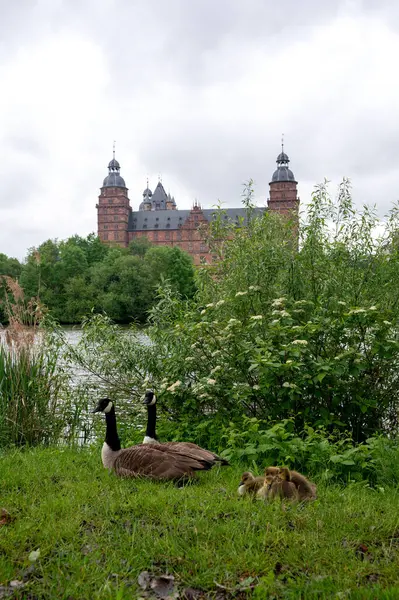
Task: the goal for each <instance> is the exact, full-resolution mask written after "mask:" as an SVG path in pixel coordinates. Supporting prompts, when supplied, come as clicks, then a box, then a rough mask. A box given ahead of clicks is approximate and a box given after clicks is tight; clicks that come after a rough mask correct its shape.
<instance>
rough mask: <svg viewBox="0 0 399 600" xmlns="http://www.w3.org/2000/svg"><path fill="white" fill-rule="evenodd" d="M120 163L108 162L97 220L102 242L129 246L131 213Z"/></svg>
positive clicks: (98, 205) (97, 206) (99, 199)
mask: <svg viewBox="0 0 399 600" xmlns="http://www.w3.org/2000/svg"><path fill="white" fill-rule="evenodd" d="M119 171H120V165H119V163H118V161H117V160H116V159H115V148H114V155H113V159H112V160H111V161H110V163H109V164H108V175H107V177H106V178H105V179H104V183H103V186H102V188H101V194H100V196H99V197H98V204H97V205H96V208H97V222H98V237H99V238H100V240H101V241H102V242H108V243H112V244H114V245H117V246H123V247H127V245H128V225H129V215H130V213H131V210H132V209H131V207H130V201H129V198H128V195H127V193H128V189H127V187H126V184H125V181H124V179H123V177H121V175H120V172H119Z"/></svg>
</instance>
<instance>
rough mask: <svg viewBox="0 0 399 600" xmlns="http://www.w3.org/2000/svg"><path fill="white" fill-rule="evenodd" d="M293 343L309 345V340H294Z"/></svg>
mask: <svg viewBox="0 0 399 600" xmlns="http://www.w3.org/2000/svg"><path fill="white" fill-rule="evenodd" d="M292 343H293V344H296V345H298V346H307V345H308V342H307V340H294V341H293V342H292Z"/></svg>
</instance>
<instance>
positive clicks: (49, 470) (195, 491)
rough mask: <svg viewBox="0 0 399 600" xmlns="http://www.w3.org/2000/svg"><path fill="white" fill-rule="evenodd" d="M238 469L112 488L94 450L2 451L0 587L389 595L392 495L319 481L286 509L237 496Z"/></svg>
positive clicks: (73, 597) (397, 500) (396, 504)
mask: <svg viewBox="0 0 399 600" xmlns="http://www.w3.org/2000/svg"><path fill="white" fill-rule="evenodd" d="M241 471H242V468H237V467H228V468H222V469H220V470H219V471H218V470H215V471H212V472H210V473H205V474H203V475H202V476H201V477H200V481H199V482H198V483H197V484H195V485H191V486H187V487H185V488H182V489H178V488H176V487H175V486H173V485H171V484H160V483H152V482H148V481H137V480H134V481H133V480H130V481H123V480H118V479H117V478H116V477H114V476H113V475H109V474H108V472H106V471H105V470H104V469H103V467H102V465H101V460H100V452H99V449H96V450H95V451H94V450H89V449H86V450H72V449H65V450H59V449H46V450H42V449H36V450H31V451H25V452H19V451H10V452H7V453H3V454H0V508H4V509H6V510H7V511H8V513H9V518H8V517H7V518H5V517H3V519H2V520H0V556H1V560H0V586H5V590H9V591H10V592H11V590H12V588H10V587H9V584H10V582H11V581H13V580H17V582H20V583H19V584H18V585H20V587H17V588H14V591H13V593H14V594H15V595H14V596H13V597H17V598H31V599H33V598H54V599H55V598H57V599H60V598H68V599H69V600H78V599H79V600H83V599H86V598H87V599H93V598H101V599H102V598H109V599H111V598H112V599H115V598H117V599H118V600H125V599H126V600H127V599H128V598H133V597H134V598H135V597H140V593H141V592H140V591H139V590H140V589H141V588H140V586H139V584H138V578H139V575H140V573H142V572H143V571H148V572H149V573H150V574H151V577H157V576H161V575H169V576H173V577H174V580H172V579H168V580H163V581H158V582H157V581H155V583H154V581H153V582H152V585H153V586H155V587H156V585H164V586H166V585H169V586H172V584H173V585H174V591H175V592H176V591H179V593H180V594H181V595H180V596H176V597H181V598H184V597H185V596H184V595H183V590H185V589H187V588H189V587H192V588H194V589H195V590H197V591H196V592H194V591H193V592H190V593H191V596H190V595H189V593H188V592H187V593H186V597H187V598H215V597H217V598H219V599H222V600H224V599H227V598H233V597H234V598H250V597H255V598H266V597H268V598H324V597H325V598H330V597H339V598H349V597H350V598H370V599H371V598H377V597H378V598H397V597H399V586H398V585H397V564H398V560H399V524H398V514H399V492H398V490H397V489H393V488H391V489H384V490H383V489H379V490H372V489H370V488H368V487H366V485H365V484H357V485H350V486H348V487H346V488H343V487H339V486H330V487H323V485H321V484H319V500H318V501H316V502H315V503H312V504H309V505H307V506H305V507H298V508H295V507H292V506H291V507H288V508H287V509H286V510H284V509H283V507H282V506H281V505H280V504H279V503H276V504H272V505H263V504H261V503H258V502H257V503H252V502H250V501H248V500H244V499H238V498H237V495H236V490H237V485H238V482H239V479H240V474H241ZM9 519H10V521H9ZM8 521H9V522H8ZM38 550H39V551H40V552H39V554H38V553H37V552H36V551H38ZM32 552H33V554H31V553H32ZM35 552H36V554H35ZM143 580H144V576H142V577H141V578H140V581H141V582H142V581H143ZM143 585H144V583H143ZM150 586H151V582H148V583H147V587H150ZM0 590H1V588H0ZM199 590H202V595H201V594H200V592H199ZM1 593H2V592H0V597H5V596H4V595H3V596H1ZM153 593H154V592H153ZM338 593H339V594H340V595H338V596H337V595H336V594H338ZM217 594H219V595H217ZM149 597H151V596H149ZM152 597H156V596H155V595H154V596H152Z"/></svg>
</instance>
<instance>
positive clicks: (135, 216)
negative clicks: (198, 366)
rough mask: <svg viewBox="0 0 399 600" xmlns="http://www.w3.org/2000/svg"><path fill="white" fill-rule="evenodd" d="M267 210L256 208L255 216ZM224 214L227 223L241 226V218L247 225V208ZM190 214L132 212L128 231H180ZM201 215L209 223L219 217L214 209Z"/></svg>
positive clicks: (182, 211) (180, 211)
mask: <svg viewBox="0 0 399 600" xmlns="http://www.w3.org/2000/svg"><path fill="white" fill-rule="evenodd" d="M158 185H159V184H158ZM161 185H162V184H161ZM154 195H155V192H154ZM265 210H266V208H264V207H257V208H255V214H257V215H260V214H262V213H263V212H264V211H265ZM224 212H225V215H224V217H223V218H224V219H225V220H226V221H232V222H234V223H237V224H239V223H240V218H244V224H246V210H245V208H227V209H224ZM190 213H191V210H155V211H150V210H148V211H146V210H138V211H132V212H131V213H130V217H129V226H128V229H129V231H146V230H147V231H148V230H150V231H151V230H152V231H157V230H162V229H163V230H168V229H169V230H170V229H175V230H176V229H180V227H182V226H183V224H184V222H185V221H186V219H187V218H188V217H189V215H190ZM199 214H202V215H203V216H204V217H205V219H206V220H207V221H208V222H211V221H213V220H215V219H216V217H217V211H216V210H215V209H213V208H206V209H203V210H201V211H199Z"/></svg>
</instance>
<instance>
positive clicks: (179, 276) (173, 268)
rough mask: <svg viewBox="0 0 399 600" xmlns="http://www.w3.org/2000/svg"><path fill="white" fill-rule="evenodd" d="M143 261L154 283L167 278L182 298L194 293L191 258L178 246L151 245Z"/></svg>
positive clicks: (189, 296)
mask: <svg viewBox="0 0 399 600" xmlns="http://www.w3.org/2000/svg"><path fill="white" fill-rule="evenodd" d="M144 262H145V264H146V265H147V268H148V271H149V273H150V274H151V279H152V281H153V283H154V285H158V284H159V283H160V282H161V279H163V280H168V281H169V283H170V285H171V286H172V289H174V290H175V291H177V292H179V294H181V296H182V297H183V298H191V297H192V296H193V295H194V293H195V289H196V288H195V281H194V269H193V264H192V260H191V257H190V256H189V254H187V253H186V252H184V251H183V250H181V249H180V248H170V247H169V246H159V247H153V248H151V249H150V250H148V252H147V253H146V255H145V257H144Z"/></svg>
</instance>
